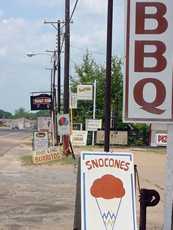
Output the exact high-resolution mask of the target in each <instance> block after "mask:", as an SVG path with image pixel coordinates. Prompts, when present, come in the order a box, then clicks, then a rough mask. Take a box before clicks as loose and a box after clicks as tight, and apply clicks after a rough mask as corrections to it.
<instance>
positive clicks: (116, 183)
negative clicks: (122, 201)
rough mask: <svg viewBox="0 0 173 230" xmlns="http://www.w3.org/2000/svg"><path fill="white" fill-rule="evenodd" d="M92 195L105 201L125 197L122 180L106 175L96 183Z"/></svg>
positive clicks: (92, 188)
mask: <svg viewBox="0 0 173 230" xmlns="http://www.w3.org/2000/svg"><path fill="white" fill-rule="evenodd" d="M91 195H92V196H94V197H95V198H103V199H113V198H120V197H123V196H124V195H125V189H124V188H123V183H122V181H121V180H120V179H118V178H116V177H114V176H112V175H105V176H103V177H102V178H100V179H97V180H95V181H94V183H93V185H92V187H91Z"/></svg>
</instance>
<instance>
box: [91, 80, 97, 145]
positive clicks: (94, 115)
mask: <svg viewBox="0 0 173 230" xmlns="http://www.w3.org/2000/svg"><path fill="white" fill-rule="evenodd" d="M96 84H97V83H96V80H95V81H94V97H93V119H95V118H96V87H97V85H96ZM94 137H95V132H94V131H93V133H92V145H93V146H94Z"/></svg>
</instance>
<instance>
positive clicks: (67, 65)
mask: <svg viewBox="0 0 173 230" xmlns="http://www.w3.org/2000/svg"><path fill="white" fill-rule="evenodd" d="M69 69H70V0H65V54H64V114H68V113H69Z"/></svg>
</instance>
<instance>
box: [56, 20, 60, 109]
mask: <svg viewBox="0 0 173 230" xmlns="http://www.w3.org/2000/svg"><path fill="white" fill-rule="evenodd" d="M57 39H58V47H57V53H58V61H57V73H58V79H57V85H58V86H57V91H58V92H57V99H58V100H57V101H58V113H60V110H61V22H60V21H58V37H57Z"/></svg>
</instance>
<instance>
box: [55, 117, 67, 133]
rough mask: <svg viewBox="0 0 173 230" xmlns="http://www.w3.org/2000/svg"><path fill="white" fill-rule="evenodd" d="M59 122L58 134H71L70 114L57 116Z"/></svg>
mask: <svg viewBox="0 0 173 230" xmlns="http://www.w3.org/2000/svg"><path fill="white" fill-rule="evenodd" d="M57 124H58V135H59V136H64V135H70V119H69V114H63V115H58V116H57Z"/></svg>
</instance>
